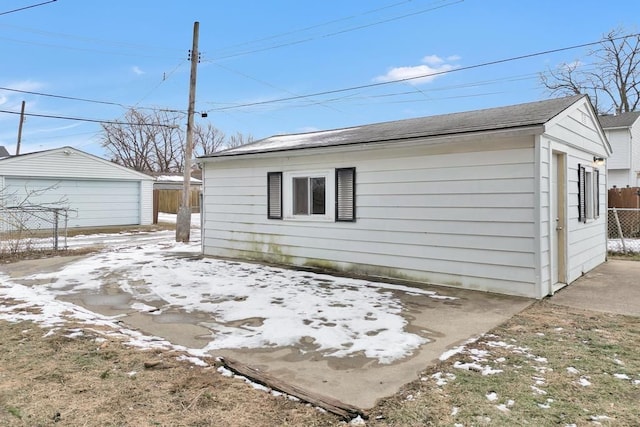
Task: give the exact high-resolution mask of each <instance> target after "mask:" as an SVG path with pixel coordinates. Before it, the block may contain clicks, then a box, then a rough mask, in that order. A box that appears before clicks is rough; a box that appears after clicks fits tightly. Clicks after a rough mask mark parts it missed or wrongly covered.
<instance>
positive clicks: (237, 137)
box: [225, 132, 253, 148]
mask: <svg viewBox="0 0 640 427" xmlns="http://www.w3.org/2000/svg"><path fill="white" fill-rule="evenodd" d="M250 142H253V136H251V135H247V136H245V135H243V134H241V133H240V132H236V133H235V134H234V135H231V136H230V137H229V139H228V140H227V142H226V144H225V148H235V147H239V146H241V145H245V144H249V143H250Z"/></svg>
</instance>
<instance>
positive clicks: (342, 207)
mask: <svg viewBox="0 0 640 427" xmlns="http://www.w3.org/2000/svg"><path fill="white" fill-rule="evenodd" d="M355 220H356V168H342V169H336V221H355Z"/></svg>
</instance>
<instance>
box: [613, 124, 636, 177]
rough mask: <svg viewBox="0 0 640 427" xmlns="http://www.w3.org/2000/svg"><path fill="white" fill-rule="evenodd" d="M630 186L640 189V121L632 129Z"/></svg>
mask: <svg viewBox="0 0 640 427" xmlns="http://www.w3.org/2000/svg"><path fill="white" fill-rule="evenodd" d="M629 186H631V187H640V120H636V122H635V123H634V124H633V126H632V127H631V177H630V182H629ZM609 187H611V185H609Z"/></svg>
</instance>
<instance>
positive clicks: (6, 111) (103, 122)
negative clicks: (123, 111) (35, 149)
mask: <svg viewBox="0 0 640 427" xmlns="http://www.w3.org/2000/svg"><path fill="white" fill-rule="evenodd" d="M0 113H6V114H21V113H20V112H19V111H9V110H0ZM24 115H25V116H29V117H44V118H47V119H60V120H73V121H77V122H89V123H101V124H108V125H127V126H158V127H166V128H175V127H176V126H175V125H165V124H162V123H127V122H119V121H115V120H100V119H87V118H82V117H69V116H56V115H51V114H37V113H25V114H24Z"/></svg>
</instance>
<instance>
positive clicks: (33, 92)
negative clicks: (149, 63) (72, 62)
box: [0, 79, 186, 113]
mask: <svg viewBox="0 0 640 427" xmlns="http://www.w3.org/2000/svg"><path fill="white" fill-rule="evenodd" d="M165 80H166V79H165ZM163 81H164V80H163ZM160 84H161V83H160ZM160 84H159V85H160ZM159 85H158V86H159ZM158 86H156V87H155V88H154V89H153V90H155V89H157V88H158ZM0 90H6V91H9V92H16V93H25V94H29V95H36V96H45V97H49V98H57V99H66V100H70V101H81V102H89V103H93V104H103V105H114V106H116V107H121V108H126V109H138V110H153V111H165V112H169V113H186V111H184V110H175V109H169V108H157V107H139V106H138V105H137V104H136V105H124V104H120V103H117V102H111V101H100V100H97V99H89V98H78V97H74V96H65V95H54V94H51V93H44V92H35V91H30V90H21V89H13V88H10V87H0ZM153 90H152V91H153ZM148 95H149V94H147V95H146V96H148ZM146 96H145V97H146ZM141 101H142V100H141Z"/></svg>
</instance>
